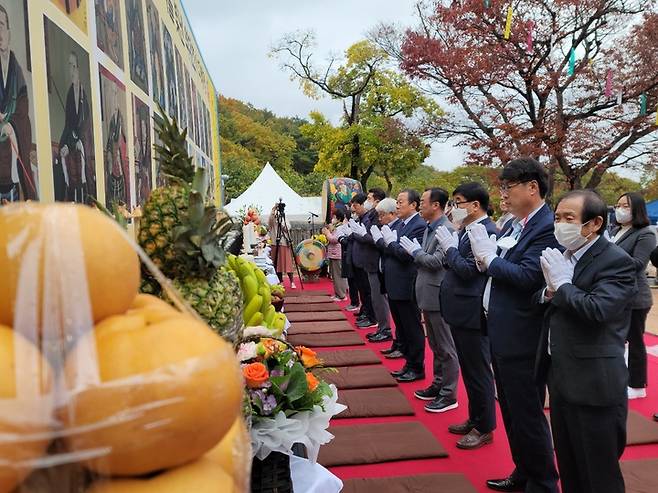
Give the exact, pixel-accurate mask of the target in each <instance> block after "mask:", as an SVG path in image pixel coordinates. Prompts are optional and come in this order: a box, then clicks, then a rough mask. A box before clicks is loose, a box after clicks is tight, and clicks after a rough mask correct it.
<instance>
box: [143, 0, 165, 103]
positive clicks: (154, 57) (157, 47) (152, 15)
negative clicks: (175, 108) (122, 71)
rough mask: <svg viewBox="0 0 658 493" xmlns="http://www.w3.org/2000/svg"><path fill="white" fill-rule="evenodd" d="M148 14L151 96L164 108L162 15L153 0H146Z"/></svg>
mask: <svg viewBox="0 0 658 493" xmlns="http://www.w3.org/2000/svg"><path fill="white" fill-rule="evenodd" d="M146 15H147V17H148V23H149V41H150V53H151V92H152V94H151V96H153V101H155V102H156V103H158V104H159V105H160V106H162V107H163V108H166V107H167V102H166V91H165V83H164V67H163V64H162V35H161V30H160V15H159V14H158V10H157V9H156V8H155V5H153V0H146Z"/></svg>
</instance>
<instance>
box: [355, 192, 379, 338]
mask: <svg viewBox="0 0 658 493" xmlns="http://www.w3.org/2000/svg"><path fill="white" fill-rule="evenodd" d="M367 200H368V196H367V195H366V194H365V193H357V194H356V195H355V196H354V197H352V200H350V205H351V207H352V211H353V212H354V213H355V214H356V215H357V216H358V217H359V222H360V223H362V224H361V225H357V224H356V223H355V221H354V220H352V221H351V222H350V223H349V228H350V231H351V233H352V234H351V235H350V239H351V241H352V265H354V277H355V279H356V284H357V287H358V289H359V297H360V298H361V311H360V312H359V315H358V316H357V320H356V325H357V327H360V328H364V329H365V328H368V327H374V326H375V325H376V324H377V318H376V317H375V311H374V309H373V307H372V293H371V292H370V283H369V282H368V270H372V269H376V268H377V265H378V256H377V250H376V249H375V248H374V246H373V245H372V244H368V243H366V242H364V241H357V237H359V240H361V238H360V236H361V235H362V234H365V233H363V231H362V230H361V229H360V228H358V227H357V226H361V227H362V228H364V229H367V228H370V225H371V223H373V222H374V221H376V220H377V211H375V209H374V208H369V207H368V204H366V201H367Z"/></svg>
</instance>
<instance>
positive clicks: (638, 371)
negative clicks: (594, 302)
mask: <svg viewBox="0 0 658 493" xmlns="http://www.w3.org/2000/svg"><path fill="white" fill-rule="evenodd" d="M649 310H650V308H641V309H639V310H631V325H630V327H629V329H628V338H627V339H628V386H629V387H633V388H634V389H642V388H644V387H646V386H647V348H646V346H645V345H644V329H645V327H646V325H647V315H649Z"/></svg>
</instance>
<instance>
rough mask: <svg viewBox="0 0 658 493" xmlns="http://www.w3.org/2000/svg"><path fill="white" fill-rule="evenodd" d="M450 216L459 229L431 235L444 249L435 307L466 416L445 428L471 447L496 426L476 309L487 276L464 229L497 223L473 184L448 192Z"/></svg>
mask: <svg viewBox="0 0 658 493" xmlns="http://www.w3.org/2000/svg"><path fill="white" fill-rule="evenodd" d="M452 198H453V208H452V217H453V221H456V222H458V223H459V224H460V225H461V227H460V230H459V234H458V235H457V234H453V233H451V232H450V231H449V230H448V229H447V228H441V227H439V228H437V230H436V238H437V240H438V241H439V243H440V245H441V249H442V250H443V251H445V252H446V253H445V264H446V275H445V278H444V279H443V283H442V284H441V312H442V313H443V318H444V319H445V321H446V322H447V323H448V324H450V329H451V331H452V337H453V339H454V341H455V347H456V348H457V356H458V358H459V366H460V368H461V371H462V378H463V379H464V386H465V387H466V394H467V395H468V419H467V420H466V421H465V422H464V423H460V424H454V425H450V426H449V427H448V431H449V432H450V433H454V434H455V435H464V436H463V437H462V438H461V439H460V440H459V441H458V442H457V447H458V448H461V449H466V450H471V449H476V448H479V447H481V446H483V445H486V444H488V443H491V442H492V441H493V430H494V429H495V428H496V406H495V402H496V400H495V390H494V377H493V372H492V371H491V350H490V343H489V337H488V336H487V320H486V318H485V316H484V309H483V308H482V293H483V292H484V286H485V285H486V283H487V276H486V275H485V274H484V273H482V272H480V271H479V269H478V268H477V265H476V262H475V257H474V256H473V252H472V250H471V243H470V241H469V239H468V234H467V233H468V231H469V230H470V229H471V227H472V226H473V225H475V224H482V225H483V226H484V227H485V228H486V231H487V233H488V234H489V235H492V234H496V231H497V228H496V223H494V222H493V221H492V220H491V219H490V218H489V216H488V215H487V208H488V207H489V193H488V192H487V191H486V189H485V188H484V187H483V186H482V185H481V184H479V183H473V182H471V183H464V184H462V185H460V186H459V187H457V188H456V189H455V191H454V192H453V194H452Z"/></svg>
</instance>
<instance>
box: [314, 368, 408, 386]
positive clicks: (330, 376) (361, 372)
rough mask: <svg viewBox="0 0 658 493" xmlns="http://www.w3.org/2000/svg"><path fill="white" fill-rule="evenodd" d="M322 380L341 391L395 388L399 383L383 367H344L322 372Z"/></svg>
mask: <svg viewBox="0 0 658 493" xmlns="http://www.w3.org/2000/svg"><path fill="white" fill-rule="evenodd" d="M322 378H324V379H325V380H326V381H327V382H328V383H333V384H334V385H335V386H336V387H337V388H339V389H372V388H376V387H395V386H396V385H397V382H396V381H395V379H394V378H393V377H392V376H391V373H390V372H389V370H388V369H387V368H386V367H385V366H383V365H368V366H343V367H338V368H336V369H335V371H325V372H322Z"/></svg>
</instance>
